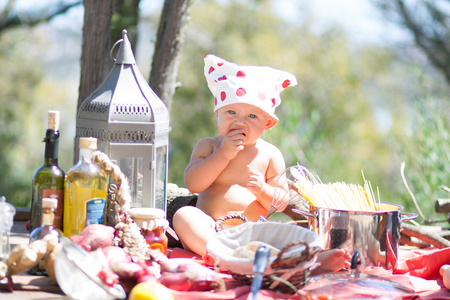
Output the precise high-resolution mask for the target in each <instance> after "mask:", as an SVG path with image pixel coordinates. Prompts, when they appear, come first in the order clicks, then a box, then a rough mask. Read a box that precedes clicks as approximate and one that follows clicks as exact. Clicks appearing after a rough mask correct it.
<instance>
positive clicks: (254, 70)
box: [173, 55, 297, 256]
mask: <svg viewBox="0 0 450 300" xmlns="http://www.w3.org/2000/svg"><path fill="white" fill-rule="evenodd" d="M204 61H205V68H204V73H205V77H206V81H207V84H208V87H209V89H210V91H211V92H212V94H213V95H214V98H215V109H214V112H215V115H216V118H217V125H218V131H219V135H218V136H216V137H207V138H204V139H201V140H200V141H199V142H198V143H197V145H196V146H195V147H194V150H193V151H192V155H191V160H190V162H189V164H188V166H187V167H186V170H185V173H184V179H185V183H186V187H187V188H188V189H189V190H190V191H191V192H192V193H198V200H197V204H196V207H193V206H184V207H182V208H180V209H179V210H178V211H177V212H176V213H175V215H174V217H173V226H174V229H175V231H176V233H177V235H178V236H179V237H180V240H181V242H182V244H183V246H184V248H185V249H186V250H189V251H192V252H194V253H197V254H198V255H200V256H203V255H205V253H206V243H207V241H208V239H209V238H210V237H211V236H212V235H213V234H215V223H216V220H217V219H218V218H220V217H223V216H225V215H229V214H231V213H236V212H238V213H243V215H244V216H246V217H247V218H248V219H249V220H250V221H258V219H259V218H260V217H261V216H266V215H267V213H268V211H269V209H270V207H271V205H272V200H273V196H274V195H287V193H285V192H283V191H280V190H278V189H284V190H286V189H287V187H286V186H281V185H280V183H281V182H285V180H283V178H280V180H277V176H278V175H279V174H280V173H282V171H283V170H284V169H285V168H286V166H285V161H284V158H283V155H282V154H281V152H280V151H279V149H278V148H276V147H275V146H274V145H272V144H270V143H268V142H266V141H264V140H263V139H261V135H262V134H263V132H264V131H265V130H268V129H270V128H272V127H273V126H275V125H276V124H277V123H278V118H277V116H276V115H275V108H276V107H277V106H278V105H279V104H280V103H281V99H280V93H281V92H282V91H283V90H284V89H285V88H287V87H289V86H294V85H296V84H297V80H296V78H295V76H294V75H292V74H290V73H288V72H284V71H281V70H276V69H273V68H270V67H260V66H238V65H236V64H234V63H230V62H227V61H225V60H224V59H222V58H219V57H217V56H214V55H207V56H206V57H205V59H204ZM288 200H289V199H288V198H287V196H286V197H284V198H281V199H277V202H278V204H279V205H280V208H279V211H282V210H283V209H284V208H285V207H286V205H287V202H288Z"/></svg>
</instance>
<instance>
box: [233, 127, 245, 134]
mask: <svg viewBox="0 0 450 300" xmlns="http://www.w3.org/2000/svg"><path fill="white" fill-rule="evenodd" d="M235 130H240V129H238V128H235V129H231V130H230V132H232V131H235ZM242 135H243V136H246V134H245V132H242Z"/></svg>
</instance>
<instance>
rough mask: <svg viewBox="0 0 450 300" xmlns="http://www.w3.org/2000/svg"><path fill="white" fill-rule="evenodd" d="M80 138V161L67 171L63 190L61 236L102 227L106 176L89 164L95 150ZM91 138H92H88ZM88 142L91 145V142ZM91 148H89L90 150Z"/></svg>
mask: <svg viewBox="0 0 450 300" xmlns="http://www.w3.org/2000/svg"><path fill="white" fill-rule="evenodd" d="M85 139H88V138H80V160H79V161H78V163H77V164H76V165H75V166H73V167H72V168H71V169H70V170H69V171H68V172H67V176H66V180H65V188H64V218H63V220H64V235H66V236H71V235H78V234H80V232H81V231H82V230H83V229H84V228H85V227H86V226H88V225H90V224H104V221H105V209H106V201H107V191H108V176H107V175H106V173H105V172H104V171H103V170H102V169H101V168H100V166H99V165H96V164H94V163H92V162H91V157H92V153H93V152H94V151H95V150H96V149H97V146H96V140H95V144H93V145H91V144H89V143H88V142H87V141H86V140H85ZM91 139H92V138H91ZM91 143H94V142H93V141H92V140H91ZM89 147H90V148H89Z"/></svg>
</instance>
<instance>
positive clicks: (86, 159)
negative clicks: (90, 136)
mask: <svg viewBox="0 0 450 300" xmlns="http://www.w3.org/2000/svg"><path fill="white" fill-rule="evenodd" d="M94 151H95V150H91V149H84V148H80V158H79V162H81V163H91V162H92V155H93V154H94Z"/></svg>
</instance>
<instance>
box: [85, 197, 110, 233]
mask: <svg viewBox="0 0 450 300" xmlns="http://www.w3.org/2000/svg"><path fill="white" fill-rule="evenodd" d="M105 203H106V201H105V199H101V198H96V199H92V200H89V201H87V202H86V222H85V226H88V225H91V224H104V223H105Z"/></svg>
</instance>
